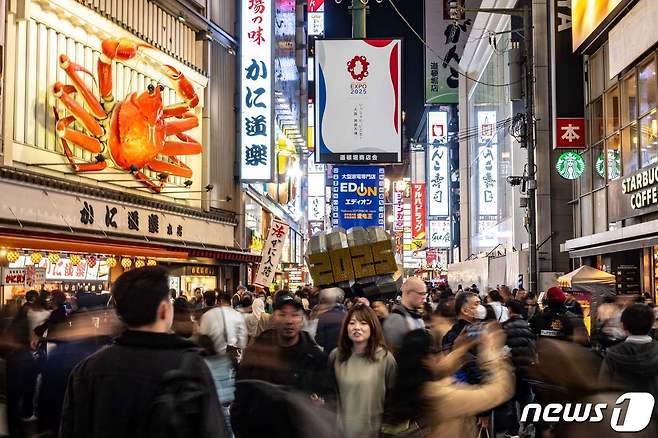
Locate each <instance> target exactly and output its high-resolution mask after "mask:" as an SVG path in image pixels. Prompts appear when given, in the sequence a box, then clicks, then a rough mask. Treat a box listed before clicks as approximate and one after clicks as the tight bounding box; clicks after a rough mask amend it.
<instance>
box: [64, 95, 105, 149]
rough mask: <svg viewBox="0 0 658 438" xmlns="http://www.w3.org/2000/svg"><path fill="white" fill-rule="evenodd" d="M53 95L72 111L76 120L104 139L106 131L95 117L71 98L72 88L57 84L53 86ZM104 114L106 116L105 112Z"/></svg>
mask: <svg viewBox="0 0 658 438" xmlns="http://www.w3.org/2000/svg"><path fill="white" fill-rule="evenodd" d="M53 93H54V94H55V97H57V98H58V99H59V100H60V101H61V102H62V103H63V104H64V106H65V107H66V108H68V110H69V111H71V113H72V114H73V116H74V117H75V118H76V120H78V121H79V122H80V123H81V124H82V125H84V127H85V128H87V130H88V131H89V132H91V134H92V135H93V136H95V137H102V136H103V135H104V134H105V131H104V130H103V128H102V127H101V125H100V124H99V123H98V122H97V121H96V119H94V117H92V116H91V114H89V113H88V112H87V111H86V110H85V109H84V108H83V107H82V105H80V103H78V101H76V100H75V99H74V98H73V97H71V93H72V88H71V87H68V86H65V85H64V84H62V83H61V82H55V85H53ZM103 114H105V112H103Z"/></svg>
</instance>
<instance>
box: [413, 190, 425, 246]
mask: <svg viewBox="0 0 658 438" xmlns="http://www.w3.org/2000/svg"><path fill="white" fill-rule="evenodd" d="M426 225H427V221H426V211H425V184H424V183H420V184H411V247H412V249H413V250H414V251H418V250H421V249H423V248H425V247H426V246H427V231H426Z"/></svg>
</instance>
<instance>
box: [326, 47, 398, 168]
mask: <svg viewBox="0 0 658 438" xmlns="http://www.w3.org/2000/svg"><path fill="white" fill-rule="evenodd" d="M401 51H402V42H401V41H400V40H395V39H377V40H370V39H368V40H316V42H315V69H316V70H315V97H316V105H315V144H316V152H315V153H316V160H317V161H318V162H320V163H345V164H357V163H368V164H370V163H397V162H400V161H401V158H402V110H401V106H402V104H401Z"/></svg>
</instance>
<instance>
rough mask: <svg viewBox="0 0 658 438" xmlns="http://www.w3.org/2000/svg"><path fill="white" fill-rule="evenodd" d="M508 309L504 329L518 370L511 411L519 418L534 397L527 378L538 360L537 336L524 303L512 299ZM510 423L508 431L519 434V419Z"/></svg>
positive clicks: (511, 433) (513, 434)
mask: <svg viewBox="0 0 658 438" xmlns="http://www.w3.org/2000/svg"><path fill="white" fill-rule="evenodd" d="M507 309H508V311H509V319H508V320H507V321H505V322H504V323H503V329H504V330H505V334H506V335H507V342H506V345H507V347H508V348H509V350H510V353H511V357H512V363H513V364H514V368H515V370H516V395H515V397H514V399H512V400H511V401H510V403H512V404H513V406H512V409H511V412H512V414H513V415H516V418H517V419H518V418H519V417H518V414H519V412H521V411H522V410H523V407H524V406H525V405H526V404H528V403H530V402H531V401H532V398H533V395H532V388H531V386H530V384H529V383H528V381H527V380H526V379H527V376H528V370H529V368H530V367H532V366H533V365H534V364H535V363H536V361H537V346H536V344H535V341H536V336H535V334H534V333H533V332H532V329H530V325H529V324H528V321H526V320H525V319H524V318H523V312H524V310H525V306H524V303H522V302H520V301H510V302H508V303H507ZM517 403H518V407H517V406H516V405H517ZM517 409H518V410H517ZM514 420H516V419H514ZM510 424H511V425H513V426H512V427H511V428H512V429H514V430H508V433H509V434H510V435H511V436H515V435H518V434H519V430H518V427H519V423H518V421H511V422H510Z"/></svg>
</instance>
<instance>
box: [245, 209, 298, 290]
mask: <svg viewBox="0 0 658 438" xmlns="http://www.w3.org/2000/svg"><path fill="white" fill-rule="evenodd" d="M289 228H290V227H289V226H288V224H286V223H285V222H283V221H282V220H280V219H277V218H274V219H272V224H271V225H270V230H269V232H268V233H267V242H265V246H264V247H263V253H262V254H261V261H260V265H258V273H257V274H256V280H255V281H254V284H255V285H257V286H261V287H265V286H269V285H270V284H272V280H274V274H275V273H276V268H277V266H278V265H279V261H280V260H281V254H282V253H283V247H284V244H285V242H286V236H287V235H288V230H289Z"/></svg>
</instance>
